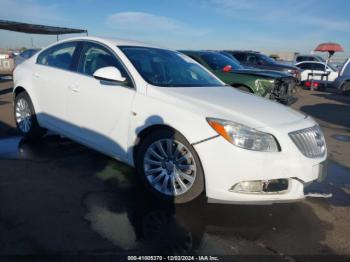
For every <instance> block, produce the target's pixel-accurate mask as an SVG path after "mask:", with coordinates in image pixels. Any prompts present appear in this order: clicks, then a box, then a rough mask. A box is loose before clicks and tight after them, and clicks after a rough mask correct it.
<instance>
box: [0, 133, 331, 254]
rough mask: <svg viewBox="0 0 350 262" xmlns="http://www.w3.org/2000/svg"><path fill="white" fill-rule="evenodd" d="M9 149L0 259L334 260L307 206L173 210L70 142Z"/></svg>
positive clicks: (203, 205)
mask: <svg viewBox="0 0 350 262" xmlns="http://www.w3.org/2000/svg"><path fill="white" fill-rule="evenodd" d="M8 139H11V141H7V147H5V146H4V144H5V143H6V141H5V140H6V139H2V140H0V161H1V166H2V170H1V174H0V192H1V193H0V196H1V211H2V212H1V214H0V233H1V234H0V244H1V246H2V250H3V251H2V252H6V251H8V250H9V249H11V247H15V248H16V250H17V251H16V252H17V253H16V254H22V253H23V252H26V254H28V252H29V254H34V255H38V254H42V253H46V254H50V253H56V254H62V255H63V257H64V254H67V252H68V253H72V252H73V253H76V252H79V254H94V255H96V256H98V255H101V254H105V253H106V252H107V253H109V254H133V255H142V254H149V255H151V254H153V255H154V254H157V255H169V254H174V255H185V254H194V255H208V254H213V255H232V254H235V255H237V254H257V253H258V254H268V255H272V254H276V253H274V252H277V251H276V250H278V252H285V253H288V254H294V253H295V254H296V253H306V254H309V252H310V250H319V252H320V253H322V254H330V253H332V250H331V249H330V248H328V247H327V246H326V245H324V244H322V243H323V241H324V240H325V238H326V232H327V231H328V230H331V229H332V226H331V225H330V224H328V223H327V222H324V221H322V220H320V218H319V217H318V216H317V215H316V214H315V213H314V211H313V208H311V206H310V205H309V204H308V202H301V203H294V204H276V205H267V206H265V205H264V206H242V205H221V204H208V203H207V199H206V197H205V195H201V196H200V197H198V198H197V199H195V200H194V201H192V202H190V203H187V204H181V205H176V204H174V203H173V202H171V201H170V202H169V201H162V200H160V199H159V198H157V197H155V196H154V195H153V194H150V193H149V192H148V191H147V190H145V189H144V187H143V186H142V184H141V183H140V182H139V180H138V178H137V174H136V172H135V170H134V169H133V168H130V167H128V166H126V165H125V164H123V163H121V162H119V161H117V160H114V159H111V158H109V157H106V156H104V155H102V154H100V153H98V152H96V151H94V150H90V149H88V148H86V147H84V146H81V145H79V144H77V143H74V142H73V141H71V140H69V139H66V138H62V137H60V136H57V135H48V136H46V137H45V138H43V139H42V140H41V141H39V142H35V143H33V142H29V141H26V140H23V139H22V138H20V137H14V138H8ZM4 148H7V153H4V152H1V151H2V150H4ZM7 161H8V162H7ZM14 161H15V162H14ZM13 164H15V168H14V166H12V165H13ZM14 192H20V193H15V194H14ZM13 207H16V208H15V209H13ZM23 218H25V223H23ZM2 221H5V222H6V221H7V222H6V223H5V222H3V223H5V224H6V226H3V227H2ZM4 227H5V228H4ZM38 229H39V230H38ZM306 231H307V232H308V234H305V232H306ZM10 236H13V237H10ZM286 236H288V237H287V238H286ZM296 243H298V244H296ZM24 246H25V248H24ZM111 252H112V253H111ZM0 254H1V251H0Z"/></svg>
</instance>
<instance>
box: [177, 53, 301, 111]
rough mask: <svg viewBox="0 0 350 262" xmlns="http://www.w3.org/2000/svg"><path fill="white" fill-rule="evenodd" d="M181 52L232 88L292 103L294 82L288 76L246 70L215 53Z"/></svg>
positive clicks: (227, 56)
mask: <svg viewBox="0 0 350 262" xmlns="http://www.w3.org/2000/svg"><path fill="white" fill-rule="evenodd" d="M181 52H182V53H184V54H186V55H188V56H189V57H191V58H192V59H194V60H195V61H197V62H198V63H200V64H201V65H203V66H204V67H206V68H207V69H208V70H210V71H211V72H212V73H214V74H215V75H216V76H217V77H218V78H220V79H221V80H222V81H224V82H225V83H226V84H228V85H230V86H232V87H235V88H238V89H240V90H242V91H245V92H250V93H254V94H257V95H259V96H262V97H266V98H269V99H271V100H277V101H279V102H281V103H284V104H289V103H291V102H292V101H293V98H292V96H291V90H292V89H293V87H294V85H295V81H294V79H293V77H292V76H290V75H289V74H285V73H282V72H277V71H262V70H258V69H247V68H244V67H243V66H241V65H240V64H239V62H238V61H237V60H235V59H234V60H233V59H231V58H229V55H224V54H222V53H219V52H215V51H181ZM236 61H237V62H236Z"/></svg>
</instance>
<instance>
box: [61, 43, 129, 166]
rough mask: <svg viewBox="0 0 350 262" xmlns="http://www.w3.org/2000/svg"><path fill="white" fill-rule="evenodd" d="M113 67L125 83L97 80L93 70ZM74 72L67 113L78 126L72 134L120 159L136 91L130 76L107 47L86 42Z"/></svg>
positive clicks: (125, 143) (124, 155)
mask: <svg viewBox="0 0 350 262" xmlns="http://www.w3.org/2000/svg"><path fill="white" fill-rule="evenodd" d="M107 66H114V67H116V68H118V69H119V70H120V72H121V73H122V75H123V76H124V77H126V78H127V80H126V83H123V84H121V83H112V82H106V81H100V80H97V79H95V78H94V77H93V74H94V72H95V71H96V70H98V69H100V68H103V67H107ZM77 70H78V74H77V76H76V78H75V79H74V82H72V83H71V85H72V86H73V87H74V89H73V90H74V91H72V92H71V93H70V96H69V99H68V107H67V115H68V118H69V119H70V121H72V122H74V123H76V124H77V125H78V126H79V127H80V129H79V130H77V133H76V134H75V136H76V137H77V138H78V139H79V140H80V141H81V142H83V143H86V144H88V145H90V146H92V147H94V148H95V149H97V150H99V151H102V152H104V153H107V154H109V155H113V156H115V157H118V158H120V159H122V160H123V159H125V158H126V152H127V139H128V131H129V130H128V128H129V119H130V116H131V108H132V103H133V99H134V96H135V94H136V92H135V89H134V86H133V84H132V81H131V78H130V77H129V75H128V74H127V72H126V70H125V68H124V67H123V65H122V64H121V63H120V62H119V60H118V58H117V57H116V55H115V54H114V52H112V51H111V50H109V49H108V48H107V47H104V46H102V45H99V44H96V43H92V42H86V43H84V45H83V48H82V51H81V56H80V61H79V63H78V69H77Z"/></svg>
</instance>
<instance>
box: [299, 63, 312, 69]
mask: <svg viewBox="0 0 350 262" xmlns="http://www.w3.org/2000/svg"><path fill="white" fill-rule="evenodd" d="M298 67H299V68H301V69H303V70H313V64H312V63H302V64H300V65H298Z"/></svg>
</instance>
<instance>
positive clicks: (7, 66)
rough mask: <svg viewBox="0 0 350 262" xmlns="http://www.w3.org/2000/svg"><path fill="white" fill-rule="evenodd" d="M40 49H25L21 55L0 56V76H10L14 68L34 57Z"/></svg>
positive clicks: (14, 53) (13, 53) (8, 54)
mask: <svg viewBox="0 0 350 262" xmlns="http://www.w3.org/2000/svg"><path fill="white" fill-rule="evenodd" d="M39 50H40V49H38V48H33V49H26V50H24V51H23V52H21V53H18V54H17V53H16V52H12V53H6V54H0V76H11V75H12V73H13V70H14V68H15V67H16V66H17V65H19V64H20V63H22V62H23V61H25V60H27V59H29V58H30V57H32V56H33V55H35V54H36V53H37V52H38V51H39Z"/></svg>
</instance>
